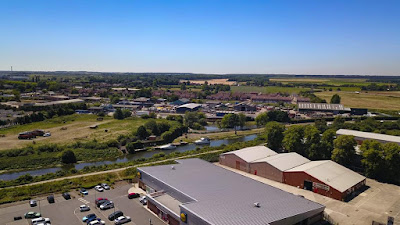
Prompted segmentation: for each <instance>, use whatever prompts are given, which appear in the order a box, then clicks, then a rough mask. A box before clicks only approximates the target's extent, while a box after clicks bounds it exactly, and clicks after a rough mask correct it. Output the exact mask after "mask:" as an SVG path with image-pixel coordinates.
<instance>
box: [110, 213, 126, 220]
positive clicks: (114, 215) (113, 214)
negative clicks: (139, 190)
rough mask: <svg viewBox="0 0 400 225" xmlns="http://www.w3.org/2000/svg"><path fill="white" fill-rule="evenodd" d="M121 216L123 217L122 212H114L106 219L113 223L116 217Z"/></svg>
mask: <svg viewBox="0 0 400 225" xmlns="http://www.w3.org/2000/svg"><path fill="white" fill-rule="evenodd" d="M123 215H124V213H123V212H121V211H115V212H113V213H111V214H110V215H109V216H108V219H109V220H110V221H113V220H115V219H117V218H118V217H120V216H123Z"/></svg>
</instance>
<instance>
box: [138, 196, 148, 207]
mask: <svg viewBox="0 0 400 225" xmlns="http://www.w3.org/2000/svg"><path fill="white" fill-rule="evenodd" d="M139 202H140V203H142V204H143V205H146V204H147V198H146V196H142V197H140V198H139Z"/></svg>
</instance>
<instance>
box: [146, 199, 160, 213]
mask: <svg viewBox="0 0 400 225" xmlns="http://www.w3.org/2000/svg"><path fill="white" fill-rule="evenodd" d="M147 208H149V209H150V210H151V211H153V212H154V213H155V214H157V215H158V214H159V213H160V212H159V210H158V209H157V207H156V206H155V205H154V204H153V203H151V202H150V201H147Z"/></svg>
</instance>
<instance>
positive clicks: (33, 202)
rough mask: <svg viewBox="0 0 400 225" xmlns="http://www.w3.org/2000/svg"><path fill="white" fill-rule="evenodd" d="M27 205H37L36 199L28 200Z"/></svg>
mask: <svg viewBox="0 0 400 225" xmlns="http://www.w3.org/2000/svg"><path fill="white" fill-rule="evenodd" d="M29 205H30V206H31V207H35V206H37V201H36V200H30V201H29Z"/></svg>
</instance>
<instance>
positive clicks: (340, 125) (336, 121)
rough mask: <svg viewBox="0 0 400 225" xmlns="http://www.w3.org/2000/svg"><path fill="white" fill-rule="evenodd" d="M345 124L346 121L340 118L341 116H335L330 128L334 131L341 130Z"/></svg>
mask: <svg viewBox="0 0 400 225" xmlns="http://www.w3.org/2000/svg"><path fill="white" fill-rule="evenodd" d="M345 122H346V120H345V119H344V118H343V117H341V116H337V117H336V118H335V119H334V120H333V123H332V126H333V127H334V128H336V129H341V128H343V126H344V123H345Z"/></svg>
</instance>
